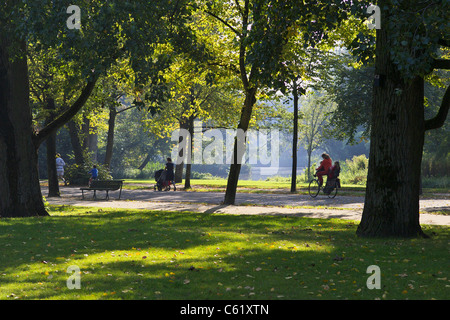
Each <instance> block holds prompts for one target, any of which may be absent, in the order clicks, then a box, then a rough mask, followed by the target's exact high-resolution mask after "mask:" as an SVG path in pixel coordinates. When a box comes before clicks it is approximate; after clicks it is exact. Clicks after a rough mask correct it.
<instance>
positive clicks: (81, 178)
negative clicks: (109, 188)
mask: <svg viewBox="0 0 450 320" xmlns="http://www.w3.org/2000/svg"><path fill="white" fill-rule="evenodd" d="M92 167H93V164H91V163H85V164H82V165H79V164H76V163H75V164H72V165H68V166H67V167H66V168H65V170H64V178H65V179H66V181H67V182H68V183H69V184H70V185H87V184H88V182H89V178H90V177H91V175H90V174H89V171H91V169H92ZM97 169H98V179H99V180H112V176H111V174H110V173H109V170H108V167H106V166H104V165H102V164H97Z"/></svg>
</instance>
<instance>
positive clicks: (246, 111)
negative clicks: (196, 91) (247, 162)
mask: <svg viewBox="0 0 450 320" xmlns="http://www.w3.org/2000/svg"><path fill="white" fill-rule="evenodd" d="M255 102H256V88H251V89H249V90H247V91H246V94H245V101H244V107H243V108H242V112H241V119H240V121H239V125H238V130H239V129H241V130H243V131H244V133H245V132H247V129H248V125H249V123H250V119H251V116H252V110H253V105H254V104H255ZM237 137H238V135H236V138H235V141H234V150H233V162H232V163H231V165H230V172H229V173H228V182H227V189H226V191H225V199H224V204H232V205H234V202H235V200H236V190H237V185H238V181H239V173H240V171H241V162H242V157H243V154H244V153H245V152H242V154H239V153H240V152H239V150H245V147H246V143H245V139H238V138H237Z"/></svg>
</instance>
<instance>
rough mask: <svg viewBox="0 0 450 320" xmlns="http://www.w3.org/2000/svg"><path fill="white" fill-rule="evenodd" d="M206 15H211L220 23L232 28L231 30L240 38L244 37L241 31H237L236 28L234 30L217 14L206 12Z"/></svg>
mask: <svg viewBox="0 0 450 320" xmlns="http://www.w3.org/2000/svg"><path fill="white" fill-rule="evenodd" d="M205 13H207V14H209V15H210V16H211V17H214V18H216V19H217V20H219V21H220V22H222V23H223V24H224V25H226V26H227V27H228V28H230V30H231V31H233V32H234V33H235V34H236V35H237V36H238V37H241V36H242V34H241V33H240V32H239V31H237V30H236V29H235V28H233V27H232V26H231V25H230V24H229V23H228V22H226V21H225V20H223V19H222V18H221V17H219V16H217V15H216V14H214V13H212V12H210V11H205Z"/></svg>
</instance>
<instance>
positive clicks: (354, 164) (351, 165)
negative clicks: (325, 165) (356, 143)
mask: <svg viewBox="0 0 450 320" xmlns="http://www.w3.org/2000/svg"><path fill="white" fill-rule="evenodd" d="M340 165H341V174H340V179H341V183H344V184H357V185H365V184H366V182H367V172H368V168H369V159H368V158H366V156H365V155H364V154H362V155H360V156H354V157H353V158H352V159H351V160H350V159H347V160H345V163H341V164H340Z"/></svg>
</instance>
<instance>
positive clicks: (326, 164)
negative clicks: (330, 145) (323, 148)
mask: <svg viewBox="0 0 450 320" xmlns="http://www.w3.org/2000/svg"><path fill="white" fill-rule="evenodd" d="M322 158H323V160H322V161H321V162H320V166H319V167H318V168H317V169H316V176H317V178H318V180H319V186H321V185H322V184H323V176H326V175H328V173H329V172H330V168H331V166H332V165H333V161H332V160H331V158H330V156H329V155H328V154H326V153H322Z"/></svg>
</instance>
